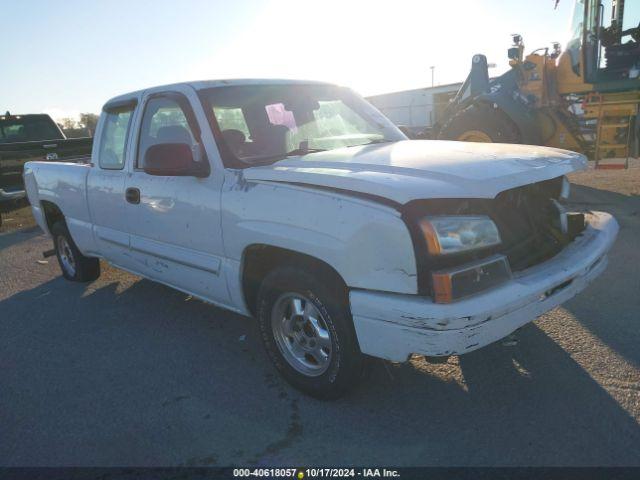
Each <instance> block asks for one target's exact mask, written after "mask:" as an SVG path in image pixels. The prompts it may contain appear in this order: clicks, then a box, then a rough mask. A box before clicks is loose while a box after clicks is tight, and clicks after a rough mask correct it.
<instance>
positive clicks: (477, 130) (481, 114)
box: [438, 103, 521, 143]
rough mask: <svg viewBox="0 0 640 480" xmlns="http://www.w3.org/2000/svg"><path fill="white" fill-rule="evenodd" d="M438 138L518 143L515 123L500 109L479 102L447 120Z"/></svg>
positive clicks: (518, 138)
mask: <svg viewBox="0 0 640 480" xmlns="http://www.w3.org/2000/svg"><path fill="white" fill-rule="evenodd" d="M438 139H439V140H460V141H468V142H469V141H470V142H491V143H520V139H521V135H520V132H519V131H518V128H517V127H516V126H515V124H514V123H513V122H512V121H511V120H510V119H509V118H508V117H507V116H506V115H505V114H503V113H502V112H501V111H500V110H498V109H496V108H492V107H491V106H490V105H487V104H484V103H481V104H474V105H470V106H468V107H467V108H465V109H464V110H461V111H460V112H458V113H456V114H455V115H454V116H453V117H452V118H451V119H449V121H447V122H446V123H445V124H444V126H443V127H442V130H440V133H439V134H438Z"/></svg>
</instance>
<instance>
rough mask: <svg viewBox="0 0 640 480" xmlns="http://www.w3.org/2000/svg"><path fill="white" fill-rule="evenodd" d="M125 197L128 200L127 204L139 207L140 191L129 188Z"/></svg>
mask: <svg viewBox="0 0 640 480" xmlns="http://www.w3.org/2000/svg"><path fill="white" fill-rule="evenodd" d="M124 197H125V198H126V199H127V202H129V203H133V204H134V205H137V204H139V203H140V189H139V188H133V187H131V188H127V190H126V191H125V194H124Z"/></svg>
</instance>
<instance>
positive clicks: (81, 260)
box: [51, 221, 100, 282]
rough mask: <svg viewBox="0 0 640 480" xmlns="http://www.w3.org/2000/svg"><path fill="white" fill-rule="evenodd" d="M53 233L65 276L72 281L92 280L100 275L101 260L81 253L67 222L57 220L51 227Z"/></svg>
mask: <svg viewBox="0 0 640 480" xmlns="http://www.w3.org/2000/svg"><path fill="white" fill-rule="evenodd" d="M51 234H52V236H53V247H54V249H55V251H56V257H57V258H58V264H59V265H60V270H62V275H63V276H64V278H66V279H67V280H70V281H72V282H91V281H93V280H95V279H97V278H98V277H99V276H100V260H98V259H97V258H92V257H85V256H84V255H82V253H80V250H78V247H77V246H76V244H75V242H74V241H73V238H71V235H70V234H69V230H68V229H67V224H66V223H65V222H63V221H58V222H56V223H55V224H54V225H53V227H51Z"/></svg>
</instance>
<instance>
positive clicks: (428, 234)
mask: <svg viewBox="0 0 640 480" xmlns="http://www.w3.org/2000/svg"><path fill="white" fill-rule="evenodd" d="M567 197H568V181H567V180H566V178H565V177H558V178H554V179H551V180H545V181H542V182H538V183H533V184H530V185H525V186H521V187H517V188H513V189H510V190H506V191H504V192H501V193H500V194H498V195H497V196H496V198H494V199H432V200H419V201H414V202H410V203H409V204H407V205H406V206H405V209H404V212H403V216H404V218H405V221H406V222H407V224H408V225H409V226H410V229H411V232H412V238H413V242H414V248H415V251H416V259H417V263H418V265H417V267H418V268H417V271H418V272H419V273H418V288H419V293H420V295H424V296H431V297H432V298H433V299H434V301H435V302H436V303H452V302H455V301H458V300H460V299H462V298H465V297H468V296H471V295H475V294H478V293H481V292H483V291H486V290H488V289H490V288H494V287H496V286H498V285H500V284H502V283H504V282H507V281H509V280H510V279H511V278H512V275H513V274H514V273H516V272H520V271H523V270H525V269H528V268H530V267H533V266H535V265H538V264H540V263H542V262H544V261H546V260H548V259H550V258H552V257H554V256H555V255H557V254H558V253H559V252H560V251H562V249H563V248H564V247H566V246H567V245H568V244H570V243H571V242H572V241H573V240H574V239H575V238H576V237H577V236H578V235H580V233H581V232H582V231H583V230H584V228H585V217H584V214H583V213H580V212H567V211H566V209H565V207H564V205H563V203H562V202H564V200H566V199H567ZM456 219H462V220H464V221H463V222H461V225H460V226H457V225H456ZM442 224H444V227H442V226H441V225H442ZM439 229H440V230H441V231H438V230H439Z"/></svg>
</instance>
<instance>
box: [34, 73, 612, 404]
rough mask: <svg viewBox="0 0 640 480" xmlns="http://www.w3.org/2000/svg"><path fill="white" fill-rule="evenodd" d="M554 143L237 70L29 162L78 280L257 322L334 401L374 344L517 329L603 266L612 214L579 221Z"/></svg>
mask: <svg viewBox="0 0 640 480" xmlns="http://www.w3.org/2000/svg"><path fill="white" fill-rule="evenodd" d="M585 167H586V160H585V158H584V157H583V156H582V155H579V154H576V153H573V152H569V151H564V150H558V149H553V148H545V147H536V146H522V145H501V144H474V143H458V142H444V141H426V140H425V141H422V140H416V141H409V140H407V139H406V137H405V136H404V135H403V134H402V133H401V132H400V131H399V130H398V129H397V128H396V127H395V126H394V125H393V124H392V123H391V122H389V121H388V120H387V119H386V118H385V117H384V116H383V115H382V114H381V113H379V112H378V111H377V110H376V109H375V108H373V107H372V106H371V105H370V104H368V103H367V102H366V101H364V100H363V99H362V98H361V97H359V96H358V95H356V94H355V93H353V92H352V91H350V90H349V89H346V88H343V87H337V86H333V85H328V84H323V83H310V82H296V81H275V80H269V81H267V80H262V81H260V80H233V81H232V80H229V81H205V82H194V83H184V84H177V85H170V86H164V87H157V88H152V89H149V90H144V91H139V92H134V93H130V94H126V95H122V96H120V97H117V98H114V99H112V100H110V101H109V102H107V104H106V105H105V106H104V109H103V112H102V114H101V117H100V121H99V125H98V128H97V135H96V141H95V142H94V145H93V152H92V162H91V163H90V164H86V165H78V164H71V163H47V162H29V163H27V164H26V165H25V171H24V176H25V182H26V188H27V193H28V196H29V199H30V200H31V205H32V209H33V214H34V216H35V218H36V220H37V222H38V224H39V225H40V226H41V227H42V229H43V230H44V231H45V232H48V233H50V234H51V235H52V237H53V243H54V246H55V250H56V253H57V257H58V261H59V263H60V267H61V269H62V273H63V275H64V277H66V278H67V279H69V280H74V281H90V280H93V279H95V278H97V277H98V275H99V274H100V264H99V259H100V258H102V259H104V260H106V261H108V262H109V263H111V264H113V265H115V266H117V267H120V268H122V269H125V270H128V271H130V272H133V273H135V274H137V275H141V276H143V277H146V278H149V279H152V280H155V281H158V282H161V283H164V284H166V285H170V286H172V287H175V288H177V289H179V290H182V291H184V292H188V293H189V294H191V295H194V296H196V297H199V298H201V299H204V300H205V301H207V302H210V303H213V304H215V305H218V306H221V307H224V308H227V309H229V310H233V311H235V312H238V313H240V314H243V315H248V316H254V317H256V318H257V321H258V322H259V326H260V331H261V334H262V339H263V341H264V344H265V346H266V350H267V352H268V354H269V356H270V358H271V360H272V361H273V363H274V364H275V367H276V368H277V369H278V370H279V371H280V372H281V374H282V375H283V376H284V377H285V378H286V379H287V380H288V381H289V382H290V383H291V384H293V385H294V386H296V387H297V388H299V389H301V390H303V391H305V392H307V393H309V394H311V395H314V396H316V397H324V398H330V397H336V396H338V395H340V394H342V393H343V392H344V391H345V390H346V389H347V388H348V387H349V386H351V385H353V384H354V383H355V380H356V379H357V378H358V375H359V374H360V372H361V369H362V365H363V357H364V355H365V354H366V355H371V356H375V357H381V358H384V359H388V360H392V361H398V362H400V361H406V360H407V359H408V358H409V357H410V356H411V355H412V354H419V355H425V356H449V355H460V354H464V353H467V352H471V351H473V350H475V349H478V348H480V347H482V346H484V345H487V344H489V343H492V342H494V341H496V340H499V339H501V338H503V337H505V336H507V335H509V334H510V333H512V332H513V331H515V330H516V329H518V328H519V327H521V326H523V325H524V324H526V323H527V322H530V321H532V320H534V319H535V318H536V317H538V316H539V315H541V314H542V313H544V312H546V311H548V310H550V309H551V308H553V307H555V306H557V305H559V304H560V303H562V302H564V301H566V300H568V299H569V298H571V297H573V296H574V295H575V294H576V293H578V292H579V291H581V290H582V289H584V288H585V287H586V286H587V284H588V283H589V282H591V281H592V280H593V279H594V278H595V277H596V276H597V275H599V274H600V273H601V272H602V271H603V270H604V268H605V266H606V263H607V257H606V255H607V252H608V250H609V249H610V247H611V245H612V244H613V242H614V240H615V237H616V235H617V231H618V226H617V223H616V221H615V219H614V218H612V217H611V216H610V215H608V214H606V213H600V212H587V213H580V212H571V211H567V210H568V209H567V207H566V206H565V205H564V204H563V203H564V200H565V199H566V198H567V196H568V190H569V184H568V181H567V179H566V175H567V174H568V173H570V172H574V171H576V170H580V169H584V168H585Z"/></svg>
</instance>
